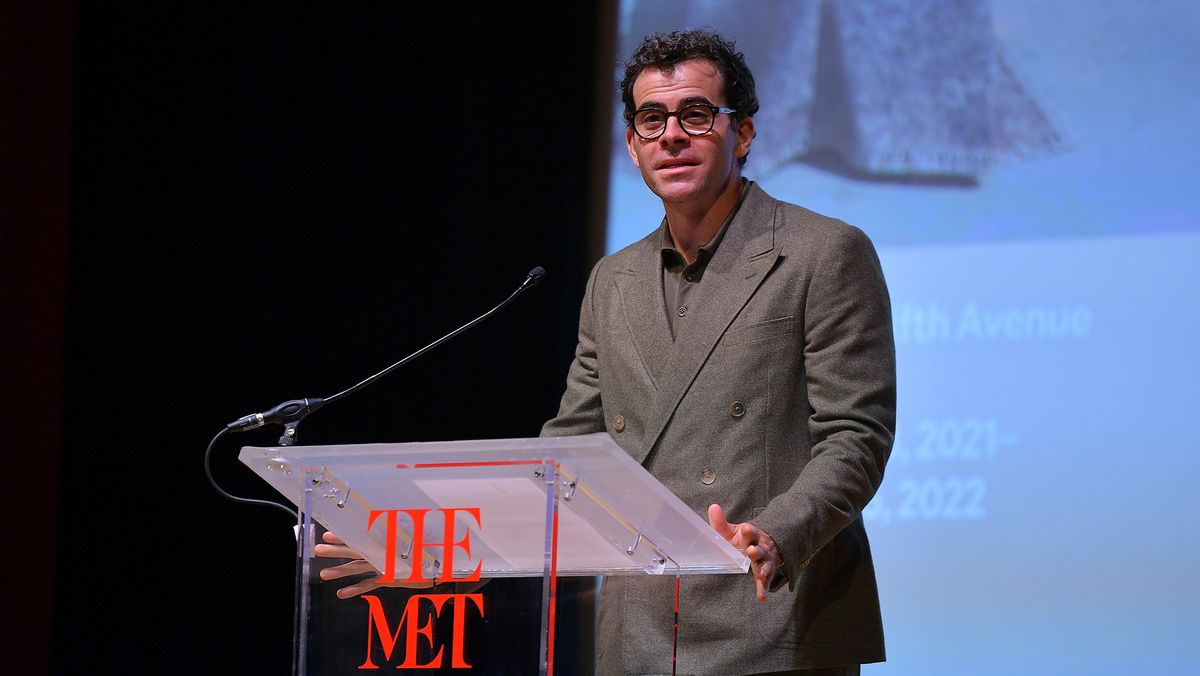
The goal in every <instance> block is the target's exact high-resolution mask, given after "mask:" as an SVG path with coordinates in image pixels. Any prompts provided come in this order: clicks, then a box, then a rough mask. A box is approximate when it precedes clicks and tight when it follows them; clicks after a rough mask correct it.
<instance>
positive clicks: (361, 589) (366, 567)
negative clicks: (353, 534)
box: [313, 531, 433, 599]
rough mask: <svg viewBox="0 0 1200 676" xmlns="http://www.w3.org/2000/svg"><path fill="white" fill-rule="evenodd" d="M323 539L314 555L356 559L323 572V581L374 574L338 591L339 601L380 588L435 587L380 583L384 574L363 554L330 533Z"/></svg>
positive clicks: (396, 582) (422, 583)
mask: <svg viewBox="0 0 1200 676" xmlns="http://www.w3.org/2000/svg"><path fill="white" fill-rule="evenodd" d="M321 539H322V540H324V541H325V543H324V544H319V545H317V546H316V547H313V553H314V554H316V555H317V556H320V557H323V558H331V559H354V560H353V561H350V562H349V563H343V564H342V565H340V566H331V567H329V568H325V569H323V570H322V571H321V579H322V580H338V579H341V578H343V577H349V576H351V575H362V574H364V573H372V574H373V576H372V577H369V578H367V579H365V580H359V581H358V582H355V583H354V584H351V585H348V586H345V587H342V588H341V589H339V590H338V591H337V596H338V598H339V599H348V598H350V597H352V596H358V595H359V594H364V593H366V592H369V591H372V590H374V589H378V588H380V587H406V588H408V589H428V588H429V587H432V586H433V582H432V581H424V582H404V581H401V580H393V581H391V582H380V581H379V580H380V578H382V577H383V573H380V572H379V571H378V570H376V569H375V567H374V566H372V565H371V564H370V563H368V562H367V561H366V559H364V558H363V557H362V554H359V553H358V552H356V551H354V550H353V549H350V548H349V547H347V546H346V543H345V542H344V541H343V540H342V539H341V538H339V537H338V536H336V535H334V534H333V533H332V532H330V531H326V532H325V534H324V535H322V536H321Z"/></svg>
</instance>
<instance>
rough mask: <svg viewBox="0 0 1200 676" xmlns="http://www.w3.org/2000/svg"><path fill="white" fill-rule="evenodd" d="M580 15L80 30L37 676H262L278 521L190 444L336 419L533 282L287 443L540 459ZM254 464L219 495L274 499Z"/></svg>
mask: <svg viewBox="0 0 1200 676" xmlns="http://www.w3.org/2000/svg"><path fill="white" fill-rule="evenodd" d="M603 16H604V13H603V11H597V10H595V9H593V8H590V7H587V8H577V7H576V6H575V5H574V4H573V3H555V4H550V3H547V4H545V5H541V4H538V5H529V6H524V5H520V4H517V5H514V4H510V3H478V4H475V3H471V4H467V5H460V4H457V3H454V4H451V3H425V4H421V3H411V4H410V3H390V2H388V3H332V2H330V3H286V4H283V3H280V4H278V5H276V6H262V5H259V4H258V3H245V6H225V7H214V6H209V5H208V3H162V6H159V5H158V4H154V3H142V4H140V5H137V6H114V5H113V4H110V3H81V4H80V5H79V6H78V8H77V10H76V14H75V19H74V24H75V25H74V31H75V36H76V37H75V41H74V57H73V58H74V75H73V85H72V86H73V96H74V105H73V116H74V117H73V124H72V144H71V183H70V200H71V210H70V218H69V244H68V247H67V253H68V257H67V270H68V272H67V281H68V283H67V301H66V306H65V310H66V312H65V317H66V330H65V336H66V340H65V352H64V354H65V357H64V360H63V375H64V380H63V382H64V390H63V418H64V422H63V443H62V451H61V481H60V490H61V501H60V509H59V515H58V518H59V525H58V539H57V549H58V552H57V553H58V556H57V560H58V564H57V567H56V572H55V577H56V585H55V594H56V599H55V624H54V632H55V634H54V636H55V663H54V664H55V671H57V672H59V673H133V672H137V671H143V672H144V673H246V674H250V673H255V674H257V673H286V672H287V670H288V669H289V666H290V651H291V646H290V641H291V620H292V615H291V614H292V609H291V605H292V561H293V556H294V545H293V540H292V530H291V523H289V522H288V520H287V518H286V516H284V515H283V514H282V513H281V512H278V511H276V510H269V509H263V508H255V507H245V506H239V505H234V504H230V503H226V502H223V501H222V500H220V499H219V498H218V497H217V496H216V495H215V493H213V492H212V490H211V489H210V488H209V487H208V486H207V484H206V483H205V481H204V477H203V472H202V469H201V456H202V453H203V450H204V446H205V444H206V442H207V441H208V439H209V437H211V435H212V434H213V433H214V432H215V431H216V430H218V429H219V428H220V426H221V425H223V424H224V423H226V422H228V421H229V420H232V419H234V418H236V417H238V416H240V415H243V414H246V413H251V412H253V411H256V410H262V409H264V408H266V407H269V406H271V405H273V404H275V403H277V402H279V401H281V400H284V399H291V398H296V397H304V396H328V395H330V394H332V393H334V392H336V391H339V390H340V389H342V388H344V387H346V386H348V385H350V384H352V383H353V382H356V381H357V380H358V379H359V378H361V377H364V376H366V375H369V374H370V373H372V372H374V371H376V370H378V369H380V368H382V367H383V366H386V365H387V364H389V363H391V362H393V361H395V360H397V359H399V358H400V357H401V356H403V355H405V354H407V353H408V352H411V351H413V350H415V349H417V348H418V347H421V346H423V345H425V344H426V343H428V342H430V341H431V340H433V339H434V338H436V337H438V336H439V335H441V334H442V333H444V332H446V331H449V330H450V329H452V328H454V327H456V326H458V325H460V324H462V323H464V322H466V321H467V320H469V319H471V318H472V317H474V316H475V315H477V314H479V313H481V312H482V311H484V310H485V309H487V308H488V307H490V306H492V305H493V304H495V303H496V302H498V301H500V300H501V299H502V298H504V297H505V296H506V295H507V294H508V293H509V292H510V291H511V290H512V289H513V288H515V286H516V285H517V284H518V283H519V282H520V281H521V280H522V278H523V277H524V275H525V273H526V272H527V271H528V270H529V269H530V268H532V267H533V266H535V265H542V266H544V267H545V268H546V269H547V271H548V276H547V278H546V282H545V283H544V285H543V286H542V287H539V288H538V289H535V290H534V291H533V292H531V293H529V294H527V295H526V296H525V297H523V298H522V299H521V300H520V301H518V303H516V304H515V305H514V306H512V307H511V308H509V309H508V310H506V311H505V312H504V314H503V315H500V316H497V317H494V318H493V319H491V320H489V321H488V322H487V323H485V324H483V325H481V326H479V327H477V328H476V329H475V330H474V331H473V332H472V333H470V334H468V335H464V336H462V337H460V338H458V339H456V340H455V341H453V342H452V343H449V344H447V345H445V346H444V347H442V348H441V349H440V350H439V351H437V352H435V353H431V354H429V355H428V356H426V357H424V358H423V359H422V360H420V361H418V362H415V363H414V364H412V365H411V366H409V367H407V368H406V369H405V370H402V371H400V372H397V373H396V374H394V375H393V376H391V377H390V379H388V380H386V381H384V382H381V383H379V384H378V385H376V386H375V387H374V388H372V389H369V390H366V391H364V392H363V393H361V394H359V395H358V396H357V397H355V398H354V399H351V400H347V401H345V402H343V403H340V404H337V405H336V406H331V407H329V408H327V409H324V410H322V411H320V412H319V413H317V414H316V415H314V416H313V417H312V418H310V419H309V420H308V421H306V422H305V423H304V425H303V426H302V427H301V428H300V440H301V443H308V444H315V443H352V442H376V441H416V440H436V439H452V438H489V437H509V436H534V435H536V434H537V431H538V428H539V425H540V423H541V422H542V421H543V420H544V419H545V418H547V417H548V416H550V415H552V414H553V412H554V410H555V407H556V404H557V400H558V396H559V394H560V393H561V389H562V381H563V377H564V375H565V372H566V367H567V364H568V362H569V360H570V355H571V351H572V349H573V347H574V330H575V322H576V320H577V316H578V315H577V313H578V301H579V298H580V297H581V295H582V287H583V282H584V278H585V274H586V269H587V267H588V264H589V263H590V260H589V258H590V256H589V254H588V253H587V250H588V247H587V241H588V236H587V230H586V224H587V223H588V222H589V220H591V219H592V217H593V216H595V213H594V211H593V210H592V209H591V207H590V206H589V204H590V202H589V200H590V194H589V192H590V191H589V187H590V181H591V180H592V177H591V170H590V167H591V163H592V158H591V156H590V155H591V151H592V142H591V139H592V137H593V136H594V133H593V131H594V129H595V128H596V125H598V124H605V121H604V119H597V116H596V115H594V114H593V100H594V88H595V84H596V79H597V78H596V72H597V65H598V63H599V61H601V60H598V58H597V54H598V47H597V44H598V40H597V25H598V23H599V22H602V21H601V17H603ZM612 60H613V59H608V61H612ZM605 65H606V66H608V67H611V64H605ZM604 67H605V66H601V72H603V69H604ZM277 437H278V428H273V429H271V430H267V431H263V430H258V431H255V432H251V433H248V434H244V435H239V436H237V437H234V438H228V439H227V440H226V443H223V444H222V445H221V446H219V447H218V449H217V452H216V458H215V473H216V475H217V476H218V477H219V478H220V480H221V481H223V482H224V483H225V485H226V486H227V487H228V488H230V489H231V490H233V491H234V492H237V493H241V494H246V495H253V496H256V497H269V496H271V491H270V489H269V488H267V487H266V486H265V484H263V483H262V482H261V481H260V480H258V479H257V477H255V476H254V475H252V474H251V473H250V472H249V470H247V469H245V468H243V467H242V466H241V465H240V464H238V463H237V462H236V460H235V456H236V454H237V450H238V448H240V446H241V445H243V444H253V445H270V444H272V443H273V442H274V440H275V439H276V438H277Z"/></svg>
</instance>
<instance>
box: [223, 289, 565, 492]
mask: <svg viewBox="0 0 1200 676" xmlns="http://www.w3.org/2000/svg"><path fill="white" fill-rule="evenodd" d="M545 276H546V271H545V270H544V269H543V268H542V267H541V266H539V267H536V268H534V269H532V270H530V271H529V274H527V275H525V280H524V281H522V282H521V285H520V286H518V287H517V290H516V291H513V292H512V294H511V295H509V297H508V298H505V299H504V300H503V301H501V302H500V304H499V305H497V306H496V307H494V308H492V309H490V310H488V311H487V312H485V313H483V314H482V315H479V316H478V317H476V318H475V319H472V320H471V321H469V322H467V323H466V324H463V325H462V326H460V327H458V328H457V329H454V330H453V331H451V332H450V333H447V334H446V335H444V336H442V337H441V338H438V339H437V340H435V341H433V342H432V343H430V344H428V345H426V346H425V347H423V348H421V349H419V350H417V351H416V352H413V353H412V354H410V355H408V356H407V357H405V358H403V359H401V360H400V361H398V362H396V363H395V364H392V365H391V366H389V367H387V368H385V369H383V370H382V371H380V372H379V373H376V374H375V375H373V376H370V377H368V378H366V379H364V380H362V381H361V382H359V383H358V384H357V385H354V386H352V387H348V388H346V389H344V390H342V391H341V392H338V393H337V394H334V395H332V396H329V397H325V398H323V399H322V398H320V397H313V398H304V399H292V400H289V401H285V402H283V403H281V404H279V405H277V406H275V407H274V408H270V409H267V410H266V411H262V412H260V413H251V414H250V415H244V416H242V417H240V418H238V419H237V420H234V421H233V422H231V423H229V424H228V425H226V426H225V429H223V430H221V431H220V432H219V433H218V434H217V436H215V437H213V440H212V441H211V442H209V445H208V450H206V451H205V453H204V472H205V474H206V475H207V476H208V481H209V483H211V484H212V486H213V488H214V489H216V491H217V492H218V493H220V494H221V495H222V496H224V497H226V498H229V499H231V500H233V501H235V502H241V503H248V504H269V505H273V506H275V507H279V508H281V509H283V510H285V511H287V512H288V513H290V514H293V515H295V512H293V511H292V510H291V509H290V508H288V507H286V506H284V505H281V504H278V503H274V502H269V501H265V500H252V499H249V498H239V497H237V496H234V495H231V494H229V493H228V492H226V491H225V490H224V489H222V488H221V487H220V486H218V485H217V483H216V481H215V480H214V479H213V476H212V471H211V469H210V465H209V456H210V455H211V454H212V449H213V445H214V444H215V443H216V441H217V439H219V438H220V437H221V436H223V435H224V434H226V433H229V432H245V431H246V430H252V429H255V428H257V427H262V426H263V425H268V424H279V425H283V426H284V432H283V436H281V437H280V438H279V445H280V446H292V445H294V444H295V443H296V430H297V428H298V427H299V425H300V421H302V420H304V418H305V417H307V416H308V414H310V413H313V412H315V411H316V410H317V409H319V408H321V407H323V406H325V405H326V404H331V403H333V402H335V401H338V400H339V399H344V398H346V397H348V396H350V395H351V394H354V393H355V392H358V391H359V390H361V389H363V388H365V387H367V386H368V385H370V384H371V383H374V382H375V381H377V380H379V379H380V378H382V377H384V376H386V375H387V374H389V373H391V372H392V371H395V370H396V369H398V368H400V367H401V366H404V365H405V364H407V363H409V362H411V361H412V360H414V359H416V358H417V357H420V356H421V355H423V354H425V353H426V352H429V351H430V350H432V349H433V348H435V347H437V346H439V345H441V344H442V343H444V342H446V341H448V340H450V339H451V338H453V337H455V336H457V335H458V334H460V333H462V332H463V331H466V330H467V329H469V328H471V327H472V326H475V325H476V324H478V323H479V322H482V321H483V320H485V319H487V318H488V317H490V316H492V315H493V314H495V313H496V312H498V311H499V310H501V309H503V308H504V307H506V306H507V305H508V304H509V303H511V302H513V300H515V299H516V298H517V296H519V295H521V294H522V293H524V292H525V291H527V290H529V289H530V288H532V287H534V286H537V284H538V283H539V282H541V281H542V278H543V277H545Z"/></svg>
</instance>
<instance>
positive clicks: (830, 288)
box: [754, 227, 896, 585]
mask: <svg viewBox="0 0 1200 676" xmlns="http://www.w3.org/2000/svg"><path fill="white" fill-rule="evenodd" d="M803 312H804V333H803V343H802V349H803V350H804V372H805V377H804V380H803V383H802V384H803V386H806V387H807V390H808V391H807V395H808V400H809V404H810V406H811V409H812V413H811V416H810V417H809V421H808V424H809V430H810V432H811V435H812V441H813V447H812V450H811V454H810V458H809V460H808V462H807V464H806V465H805V466H804V468H803V469H802V470H801V471H800V473H799V475H798V477H797V478H796V480H795V482H794V483H793V484H792V485H791V486H790V487H789V488H788V489H787V490H785V491H784V492H783V493H781V494H779V495H777V496H776V497H775V498H774V499H772V500H771V501H770V503H769V504H768V505H767V507H766V508H765V509H764V510H763V511H762V513H760V514H759V515H758V517H757V518H755V519H754V522H755V524H756V525H757V526H759V527H760V528H762V529H763V530H765V531H767V533H769V534H770V535H771V537H772V538H773V539H774V540H775V542H776V544H777V545H778V546H779V547H780V551H781V553H782V555H783V560H784V564H785V565H784V571H783V572H784V573H785V574H786V575H787V576H788V580H789V583H790V585H794V583H795V581H796V579H797V577H798V575H799V573H800V571H801V570H803V568H804V567H805V566H806V565H807V564H808V561H809V560H810V559H811V558H812V557H813V555H814V554H816V553H817V551H819V550H820V549H821V547H822V546H824V545H825V544H826V543H827V542H829V541H830V540H831V539H833V537H834V536H836V535H837V534H838V533H839V532H841V530H842V529H843V528H845V527H846V526H848V525H849V524H851V523H853V522H854V521H855V520H856V519H858V518H859V516H860V514H861V512H862V510H863V508H864V507H866V505H867V503H868V502H870V500H871V498H872V497H873V496H874V495H875V491H876V490H877V489H878V488H879V484H880V482H881V481H882V480H883V471H884V465H885V463H886V462H887V458H888V455H889V453H890V452H891V448H892V441H893V439H894V435H895V425H896V357H895V346H894V343H893V338H892V319H891V306H890V301H889V299H888V292H887V286H886V284H885V282H884V278H883V270H882V268H881V266H880V264H879V258H878V256H877V255H876V253H875V249H874V247H873V246H872V245H871V242H870V240H869V239H868V238H867V236H866V235H865V234H864V233H863V232H862V231H861V230H859V229H857V228H853V227H849V228H847V227H843V228H841V229H839V230H838V231H837V234H835V235H834V236H832V237H831V239H830V240H829V241H828V242H827V246H825V247H824V248H823V250H822V251H821V252H820V253H819V254H818V259H817V261H816V263H815V266H814V268H813V272H812V278H811V281H810V286H809V290H808V293H807V294H806V296H805V303H804V308H803ZM797 386H801V383H797Z"/></svg>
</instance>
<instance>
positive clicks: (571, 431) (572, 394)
mask: <svg viewBox="0 0 1200 676" xmlns="http://www.w3.org/2000/svg"><path fill="white" fill-rule="evenodd" d="M603 263H604V260H603V259H601V260H600V261H599V262H597V263H596V265H595V266H594V267H593V268H592V274H591V276H590V277H589V278H588V283H587V290H586V292H585V293H584V295H583V304H582V306H581V307H580V310H579V343H578V344H577V345H576V347H575V359H574V360H573V361H572V362H571V368H570V369H569V370H568V371H567V388H566V391H564V392H563V396H562V401H561V402H560V403H559V406H558V415H556V416H554V417H553V418H551V419H550V420H548V421H546V424H544V425H542V432H541V436H543V437H562V436H569V435H575V434H591V433H593V432H603V431H604V430H605V426H604V403H603V401H602V400H601V398H600V376H601V374H600V372H599V370H598V361H597V355H596V341H595V339H594V333H593V330H594V322H595V315H594V312H593V310H594V307H595V306H594V301H593V296H592V294H593V292H594V290H595V285H596V278H597V277H598V276H599V275H600V267H601V265H602V264H603Z"/></svg>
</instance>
